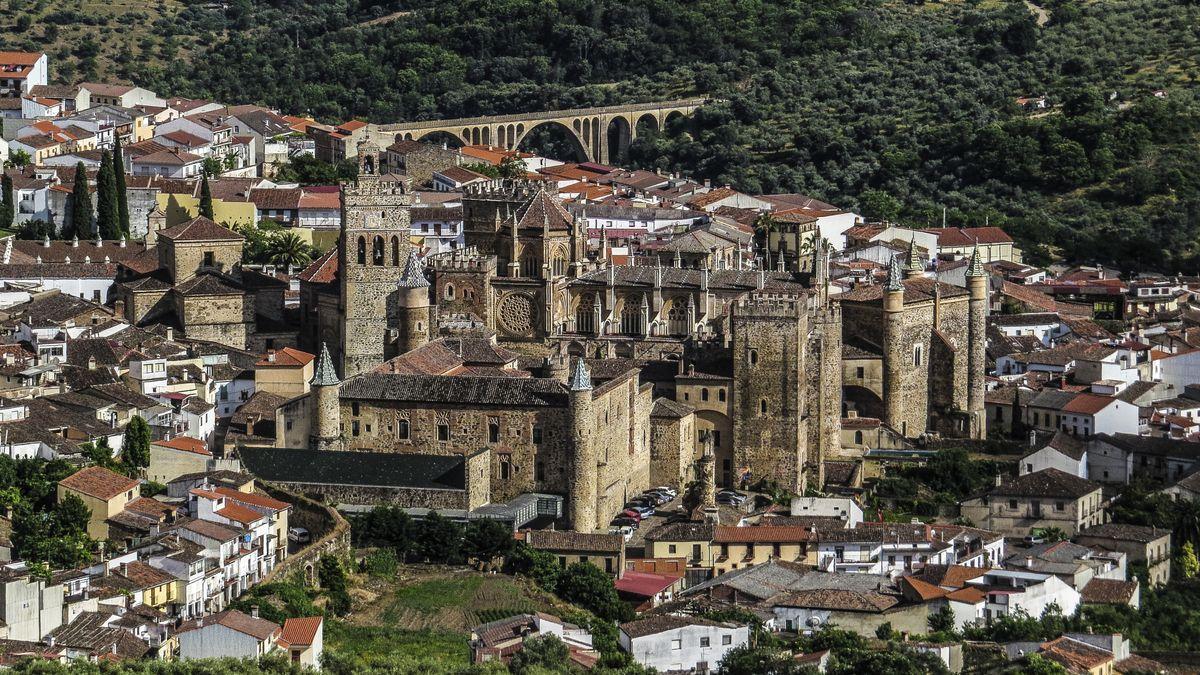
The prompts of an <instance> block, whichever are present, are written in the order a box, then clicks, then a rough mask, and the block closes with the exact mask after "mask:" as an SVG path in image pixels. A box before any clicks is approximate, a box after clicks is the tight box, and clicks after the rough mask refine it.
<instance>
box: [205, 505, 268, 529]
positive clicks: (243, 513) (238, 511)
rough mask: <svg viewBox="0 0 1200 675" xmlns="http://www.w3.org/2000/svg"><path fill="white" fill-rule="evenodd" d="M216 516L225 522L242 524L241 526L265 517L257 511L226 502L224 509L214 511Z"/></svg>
mask: <svg viewBox="0 0 1200 675" xmlns="http://www.w3.org/2000/svg"><path fill="white" fill-rule="evenodd" d="M216 514H217V515H218V516H221V517H222V518H225V519H227V520H232V521H234V522H238V523H242V524H243V525H249V524H251V523H255V522H258V521H260V520H262V519H263V518H265V517H266V516H264V515H263V514H261V513H259V512H258V511H255V510H253V509H250V508H247V507H245V506H242V505H241V504H230V503H228V502H226V504H225V508H223V509H220V510H219V511H216Z"/></svg>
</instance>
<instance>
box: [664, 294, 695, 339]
mask: <svg viewBox="0 0 1200 675" xmlns="http://www.w3.org/2000/svg"><path fill="white" fill-rule="evenodd" d="M689 328H690V327H689V326H688V320H687V302H686V301H685V300H684V299H683V298H675V299H674V300H672V301H671V308H670V309H668V310H667V332H668V333H670V334H671V335H687V334H688V333H690V332H691V331H690V330H689Z"/></svg>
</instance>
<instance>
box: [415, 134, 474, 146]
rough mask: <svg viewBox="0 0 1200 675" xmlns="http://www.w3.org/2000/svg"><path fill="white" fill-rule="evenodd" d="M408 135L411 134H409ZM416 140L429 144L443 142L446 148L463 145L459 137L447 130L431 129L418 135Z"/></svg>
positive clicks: (440, 143)
mask: <svg viewBox="0 0 1200 675" xmlns="http://www.w3.org/2000/svg"><path fill="white" fill-rule="evenodd" d="M409 135H410V136H411V134H409ZM417 140H418V141H420V142H421V143H428V144H430V145H442V144H444V145H445V146H446V147H448V148H461V147H462V146H463V145H465V143H463V140H462V139H461V138H459V137H458V136H455V135H454V134H452V133H450V132H449V131H431V132H429V133H427V134H425V135H424V136H418V137H417Z"/></svg>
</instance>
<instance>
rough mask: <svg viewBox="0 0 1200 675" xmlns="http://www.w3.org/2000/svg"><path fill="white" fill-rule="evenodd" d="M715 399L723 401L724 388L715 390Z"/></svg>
mask: <svg viewBox="0 0 1200 675" xmlns="http://www.w3.org/2000/svg"><path fill="white" fill-rule="evenodd" d="M717 400H718V401H721V402H722V403H724V402H725V390H724V389H718V390H717Z"/></svg>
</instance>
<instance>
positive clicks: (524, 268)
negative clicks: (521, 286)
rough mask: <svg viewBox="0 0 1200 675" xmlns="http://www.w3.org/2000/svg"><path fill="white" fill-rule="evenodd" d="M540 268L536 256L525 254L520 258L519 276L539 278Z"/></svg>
mask: <svg viewBox="0 0 1200 675" xmlns="http://www.w3.org/2000/svg"><path fill="white" fill-rule="evenodd" d="M541 267H542V266H541V263H539V262H538V258H537V256H536V255H534V254H532V253H527V254H525V255H524V256H522V257H521V276H523V277H530V278H533V277H537V276H539V272H540V271H541Z"/></svg>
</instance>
